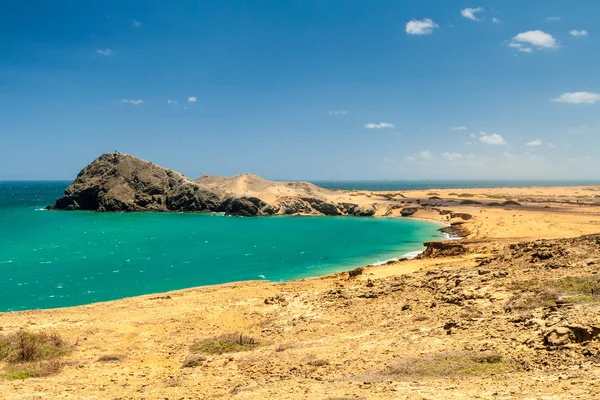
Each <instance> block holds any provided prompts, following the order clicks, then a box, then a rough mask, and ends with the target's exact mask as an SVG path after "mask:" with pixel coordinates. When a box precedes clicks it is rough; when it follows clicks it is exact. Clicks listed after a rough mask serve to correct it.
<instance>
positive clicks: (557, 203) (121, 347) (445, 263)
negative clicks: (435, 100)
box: [0, 175, 600, 400]
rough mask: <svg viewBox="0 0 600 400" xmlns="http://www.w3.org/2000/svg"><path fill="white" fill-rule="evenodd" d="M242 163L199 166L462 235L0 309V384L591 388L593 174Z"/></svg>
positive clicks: (241, 191) (20, 388) (597, 318)
mask: <svg viewBox="0 0 600 400" xmlns="http://www.w3.org/2000/svg"><path fill="white" fill-rule="evenodd" d="M256 178H258V177H255V176H251V175H244V176H238V177H237V178H236V179H235V180H230V181H224V180H223V179H222V178H214V179H213V178H200V179H199V180H198V181H199V182H201V183H202V185H205V186H206V187H210V188H216V187H218V189H219V190H221V191H225V192H227V191H229V192H231V193H234V194H236V195H245V196H257V197H258V196H260V198H261V199H262V200H263V201H264V202H266V203H271V202H274V201H276V200H277V199H280V198H284V197H294V196H298V190H301V191H303V192H308V194H310V196H313V197H318V198H319V199H322V200H323V201H325V202H328V203H332V204H336V203H340V204H341V203H344V202H348V203H353V204H356V205H358V206H360V207H362V208H363V209H367V208H369V209H373V210H374V215H375V216H390V217H399V218H402V215H405V216H406V215H408V217H411V218H423V219H428V220H435V221H442V222H445V223H447V224H449V225H450V224H451V231H452V232H454V233H455V234H460V235H462V236H463V238H462V239H460V240H449V241H445V242H441V243H437V244H430V245H428V248H427V250H426V251H425V253H424V254H423V255H422V256H421V257H419V258H418V259H416V260H401V261H399V262H394V263H389V264H387V265H383V266H378V267H365V268H363V269H359V270H355V271H353V272H352V273H347V272H341V273H338V274H334V275H329V276H324V277H320V278H314V279H305V280H299V281H291V282H285V283H269V282H239V283H232V284H226V285H218V286H210V287H200V288H193V289H186V290H180V291H175V292H169V293H161V294H153V295H147V296H140V297H134V298H127V299H122V300H117V301H111V302H106V303H97V304H91V305H85V306H79V307H71V308H65V309H55V310H38V311H24V312H15V313H0V329H1V331H0V335H1V339H0V357H2V355H3V354H4V359H3V361H0V374H1V375H2V378H0V397H1V398H3V399H55V398H62V399H328V400H342V399H453V398H456V399H459V398H460V399H476V398H480V399H597V398H599V397H600V288H599V287H600V275H599V274H598V271H599V269H600V187H548V188H498V189H452V190H446V189H444V190H427V191H401V192H365V191H352V192H343V191H330V190H323V189H320V188H317V187H313V186H312V185H309V184H308V185H303V184H298V183H273V182H270V183H269V181H266V182H267V183H264V182H262V181H261V182H258V183H257V180H256ZM306 194H307V193H303V194H302V196H305V195H306ZM356 267H360V266H358V265H357V266H356ZM23 331H27V332H28V334H29V335H33V336H32V337H35V335H55V336H57V337H59V339H56V340H55V341H54V342H55V344H56V345H57V346H58V347H60V349H59V351H56V352H48V351H46V352H41V353H40V354H39V357H36V356H35V354H34V356H33V357H31V358H30V359H28V360H23V359H19V357H16V356H14V354H16V353H14V352H16V351H19V349H20V348H19V343H20V342H18V341H15V337H18V335H19V332H23ZM42 341H43V340H42ZM44 343H46V342H44ZM21 344H22V343H21ZM11 346H13V347H14V348H13V347H11ZM21 350H22V349H21ZM11 351H12V352H13V353H11ZM11 354H12V358H11V356H10V355H11ZM29 371H33V372H34V373H30V374H27V372H29ZM38 372H39V373H38ZM46 372H47V373H46ZM27 376H29V377H27ZM21 378H26V379H21Z"/></svg>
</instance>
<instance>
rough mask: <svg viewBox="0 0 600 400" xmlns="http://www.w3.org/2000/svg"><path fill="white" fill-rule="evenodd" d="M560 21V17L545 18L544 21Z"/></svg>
mask: <svg viewBox="0 0 600 400" xmlns="http://www.w3.org/2000/svg"><path fill="white" fill-rule="evenodd" d="M561 19H562V18H561V17H546V21H550V22H556V21H560V20H561Z"/></svg>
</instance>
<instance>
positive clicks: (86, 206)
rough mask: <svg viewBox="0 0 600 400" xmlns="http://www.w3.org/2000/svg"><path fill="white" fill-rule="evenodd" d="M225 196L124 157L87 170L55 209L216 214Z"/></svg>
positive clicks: (104, 158) (99, 161)
mask: <svg viewBox="0 0 600 400" xmlns="http://www.w3.org/2000/svg"><path fill="white" fill-rule="evenodd" d="M221 200H222V199H221V195H220V194H219V193H218V192H217V191H215V190H213V189H210V188H208V187H206V186H204V185H201V184H199V183H197V182H194V181H193V180H191V179H189V178H187V177H185V176H183V175H182V174H180V173H178V172H175V171H172V170H170V169H166V168H163V167H160V166H158V165H156V164H153V163H151V162H149V161H145V160H142V159H140V158H137V157H134V156H130V155H127V154H123V153H110V154H104V155H102V156H100V157H99V158H97V159H96V160H95V161H93V162H92V163H91V164H89V165H88V166H86V167H85V168H84V169H83V170H81V172H80V173H79V175H77V178H76V179H75V181H74V182H73V183H72V184H71V185H70V186H69V187H68V188H67V189H66V190H65V194H64V196H63V197H61V198H60V199H58V200H57V201H56V204H55V205H54V207H53V208H55V209H60V210H96V211H216V210H217V209H218V208H219V206H220V205H221Z"/></svg>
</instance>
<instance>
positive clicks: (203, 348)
mask: <svg viewBox="0 0 600 400" xmlns="http://www.w3.org/2000/svg"><path fill="white" fill-rule="evenodd" d="M261 345H264V343H262V342H259V341H257V340H255V339H254V338H252V337H250V336H245V335H243V334H241V333H231V334H226V335H221V336H216V337H213V338H210V339H205V340H201V341H199V342H196V343H194V344H193V345H191V346H190V350H191V351H192V353H203V354H224V353H236V352H240V351H249V350H253V349H255V348H257V347H259V346H261Z"/></svg>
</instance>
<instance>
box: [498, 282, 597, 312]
mask: <svg viewBox="0 0 600 400" xmlns="http://www.w3.org/2000/svg"><path fill="white" fill-rule="evenodd" d="M515 289H519V290H520V291H521V292H520V293H519V294H517V295H515V296H514V297H513V298H512V299H511V300H510V302H509V304H507V307H509V308H511V309H522V310H528V309H534V308H539V307H550V306H555V305H556V304H557V302H558V301H559V300H563V301H570V302H574V303H595V302H600V278H599V277H597V276H568V277H565V278H562V279H556V280H538V279H535V280H531V281H526V282H520V283H519V284H518V285H516V287H515Z"/></svg>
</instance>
